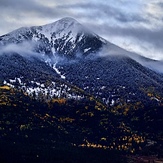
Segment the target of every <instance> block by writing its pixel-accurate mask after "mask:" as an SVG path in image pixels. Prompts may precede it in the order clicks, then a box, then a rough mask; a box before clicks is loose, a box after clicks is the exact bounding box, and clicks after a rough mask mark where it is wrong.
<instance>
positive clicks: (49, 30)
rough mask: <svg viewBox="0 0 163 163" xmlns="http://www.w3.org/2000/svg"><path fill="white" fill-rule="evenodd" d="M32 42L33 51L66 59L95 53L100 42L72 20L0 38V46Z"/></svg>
mask: <svg viewBox="0 0 163 163" xmlns="http://www.w3.org/2000/svg"><path fill="white" fill-rule="evenodd" d="M25 41H28V42H32V44H33V46H34V51H36V52H38V53H43V54H47V55H54V54H58V55H60V56H66V57H68V58H73V57H75V55H76V54H78V53H81V54H83V55H85V56H86V55H88V54H90V53H94V52H97V51H98V50H99V49H100V48H101V47H102V45H103V44H104V40H102V39H101V38H100V37H99V36H97V35H96V34H93V33H91V32H90V31H88V29H86V28H85V27H83V26H82V25H81V24H80V23H78V22H77V21H76V20H75V19H73V18H68V17H66V18H63V19H60V20H58V21H56V22H54V23H51V24H47V25H43V26H34V27H30V28H26V27H23V28H20V29H18V30H15V31H13V32H11V33H9V34H6V35H4V36H1V37H0V45H7V44H21V43H22V42H25Z"/></svg>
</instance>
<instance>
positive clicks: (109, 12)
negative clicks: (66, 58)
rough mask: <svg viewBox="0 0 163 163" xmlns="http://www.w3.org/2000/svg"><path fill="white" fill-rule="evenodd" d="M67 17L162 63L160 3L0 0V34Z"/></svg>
mask: <svg viewBox="0 0 163 163" xmlns="http://www.w3.org/2000/svg"><path fill="white" fill-rule="evenodd" d="M67 16H68V17H73V18H75V19H76V20H77V21H79V22H80V23H81V24H83V25H84V26H86V27H87V28H89V29H91V30H92V31H93V32H95V33H97V34H98V35H100V36H102V37H103V38H105V39H107V40H108V41H110V42H112V43H114V44H116V45H118V46H121V47H123V48H125V49H127V50H130V51H134V52H137V53H139V54H142V55H144V56H147V57H150V58H153V59H162V60H163V0H89V1H88V0H76V1H75V0H0V35H3V34H6V33H8V32H10V31H12V30H14V29H17V28H20V27H22V26H33V25H43V24H47V23H52V22H54V21H56V20H58V19H61V18H63V17H67Z"/></svg>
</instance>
